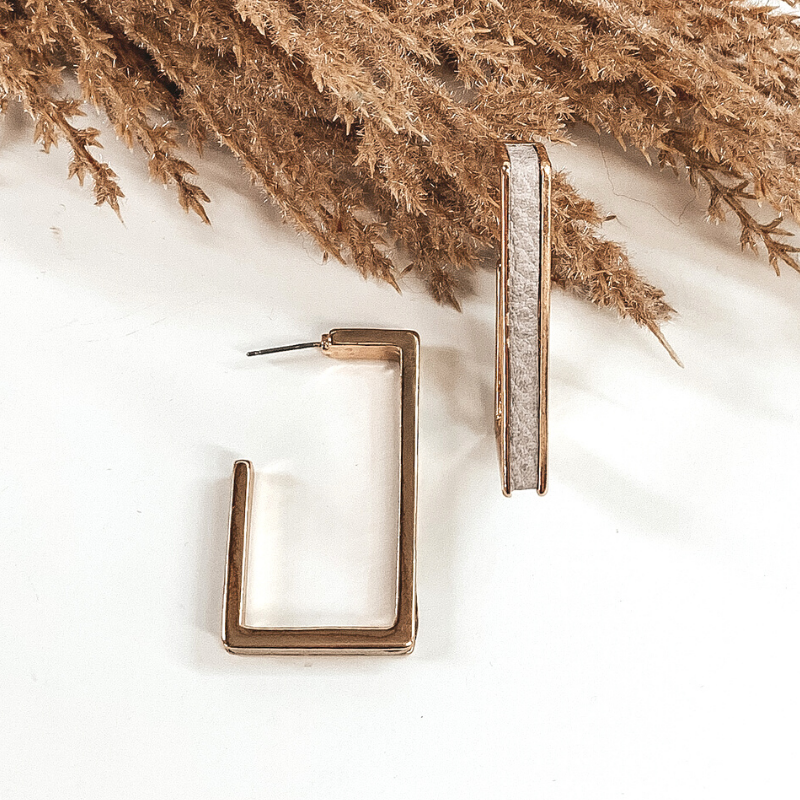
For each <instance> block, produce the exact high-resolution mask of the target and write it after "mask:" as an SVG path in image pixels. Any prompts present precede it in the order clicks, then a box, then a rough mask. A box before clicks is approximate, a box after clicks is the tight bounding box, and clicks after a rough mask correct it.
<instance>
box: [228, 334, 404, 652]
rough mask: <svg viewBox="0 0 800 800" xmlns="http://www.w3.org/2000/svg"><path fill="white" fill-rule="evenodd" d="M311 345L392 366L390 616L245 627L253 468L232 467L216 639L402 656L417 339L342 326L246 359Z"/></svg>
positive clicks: (247, 645)
mask: <svg viewBox="0 0 800 800" xmlns="http://www.w3.org/2000/svg"><path fill="white" fill-rule="evenodd" d="M310 347H319V348H320V349H321V350H322V352H323V353H324V354H325V355H327V356H331V357H332V358H343V359H384V360H390V361H396V362H398V363H399V366H400V504H399V509H400V514H399V522H398V531H399V544H398V549H397V595H396V603H395V618H394V622H393V623H392V625H391V626H390V627H388V628H360V627H359V628H357V627H349V628H337V627H326V628H251V627H248V626H246V625H245V624H244V602H245V575H246V574H247V573H246V559H247V552H248V539H249V531H250V510H251V505H252V497H253V465H252V464H251V463H250V462H249V461H237V462H236V463H235V464H234V466H233V493H232V494H233V496H232V502H231V515H230V533H229V540H228V562H227V568H226V578H225V591H224V598H223V612H222V642H223V644H224V645H225V648H226V649H227V650H228V651H230V652H232V653H241V654H248V653H250V654H264V655H280V654H287V655H292V654H300V655H306V654H367V653H382V654H402V653H410V652H411V651H412V650H413V649H414V642H415V639H416V633H417V599H416V583H415V570H416V563H415V562H416V529H417V428H418V422H417V417H418V403H419V337H418V336H417V334H416V333H415V332H414V331H404V330H378V329H356V328H352V329H345V328H340V329H337V330H333V331H331V332H330V333H328V334H325V335H324V336H323V337H322V339H321V341H319V342H308V343H304V344H297V345H289V346H288V347H275V348H269V349H267V350H257V351H253V352H250V353H248V355H249V356H254V355H264V354H267V353H276V352H281V351H285V350H299V349H303V348H310Z"/></svg>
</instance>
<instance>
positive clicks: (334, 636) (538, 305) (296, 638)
mask: <svg viewBox="0 0 800 800" xmlns="http://www.w3.org/2000/svg"><path fill="white" fill-rule="evenodd" d="M550 181H551V170H550V162H549V160H548V158H547V154H546V153H545V150H544V148H543V147H541V146H540V145H531V144H519V143H507V144H506V146H505V152H504V154H503V159H502V166H501V215H500V227H501V254H500V265H499V267H498V271H497V333H496V347H497V358H496V364H495V372H496V382H495V385H496V406H495V427H496V433H497V444H498V452H499V460H500V472H501V482H502V489H503V493H504V494H505V495H506V496H508V495H510V494H511V492H512V491H514V490H515V489H536V490H537V491H538V493H539V494H544V493H545V491H546V489H547V363H548V319H549V306H550ZM311 347H318V348H319V349H320V350H321V351H322V352H323V353H324V354H325V355H327V356H330V357H332V358H343V359H382V360H390V361H396V362H397V363H398V364H399V367H400V387H401V388H400V505H399V542H398V559H397V594H396V604H395V619H394V622H393V624H392V625H391V626H390V627H388V628H354V627H350V628H335V627H327V628H253V627H249V626H247V625H245V624H244V598H245V575H246V559H247V551H248V538H249V528H250V511H251V504H252V497H253V465H252V464H251V463H250V462H249V461H237V462H236V463H235V464H234V467H233V492H232V502H231V514H230V530H229V539H228V561H227V568H226V578H225V591H224V597H223V622H222V641H223V644H224V645H225V647H226V649H227V650H229V651H230V652H232V653H243V654H248V653H251V654H269V655H279V654H312V653H319V654H325V653H328V654H366V653H382V654H400V653H410V652H411V651H412V650H413V649H414V643H415V640H416V634H417V599H416V583H415V561H416V532H417V438H418V416H419V415H418V409H419V336H418V335H417V334H416V333H415V332H414V331H408V330H379V329H359V328H340V329H337V330H333V331H331V332H330V333H328V334H325V335H324V336H323V337H322V339H321V341H319V342H307V343H303V344H296V345H289V346H288V347H274V348H269V349H266V350H256V351H253V352H250V353H248V355H249V356H255V355H265V354H267V353H276V352H282V351H286V350H299V349H304V348H311Z"/></svg>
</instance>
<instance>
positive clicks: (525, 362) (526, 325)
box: [496, 142, 551, 496]
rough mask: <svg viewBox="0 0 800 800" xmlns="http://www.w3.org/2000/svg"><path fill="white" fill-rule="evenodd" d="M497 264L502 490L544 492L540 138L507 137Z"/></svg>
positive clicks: (545, 265) (544, 222)
mask: <svg viewBox="0 0 800 800" xmlns="http://www.w3.org/2000/svg"><path fill="white" fill-rule="evenodd" d="M504 151H505V152H504V158H503V161H502V166H501V210H500V243H501V244H500V266H499V268H498V271H497V351H496V352H497V358H496V400H497V405H496V430H497V443H498V450H499V455H500V472H501V480H502V486H503V494H505V495H506V496H508V495H510V494H511V492H512V491H514V490H515V489H536V490H537V492H538V493H539V494H544V493H545V492H546V491H547V367H548V342H549V319H550V247H551V241H550V240H551V233H550V194H551V167H550V161H549V159H548V157H547V153H546V151H545V149H544V147H542V146H541V145H539V144H527V143H520V142H506V143H505V145H504Z"/></svg>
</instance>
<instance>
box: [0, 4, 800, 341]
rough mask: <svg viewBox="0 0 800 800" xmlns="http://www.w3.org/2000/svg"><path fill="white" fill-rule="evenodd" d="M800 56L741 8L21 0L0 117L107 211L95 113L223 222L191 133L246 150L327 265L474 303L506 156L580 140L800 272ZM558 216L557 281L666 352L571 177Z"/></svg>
mask: <svg viewBox="0 0 800 800" xmlns="http://www.w3.org/2000/svg"><path fill="white" fill-rule="evenodd" d="M799 58H800V27H799V26H798V22H797V20H796V18H795V17H794V16H792V15H790V14H784V13H779V12H778V11H776V10H775V9H773V8H771V7H756V6H754V5H752V4H751V3H746V2H741V1H740V0H705V1H704V2H697V1H696V0H460V1H459V2H458V3H455V2H449V1H448V0H375V1H374V2H369V0H204V2H199V0H165V2H161V3H153V2H152V0H114V2H111V0H0V109H2V108H4V107H5V106H6V104H7V102H8V100H9V98H20V99H21V100H22V101H23V103H24V104H25V106H26V108H27V110H28V112H29V113H30V115H31V116H32V117H33V119H34V120H35V137H36V139H37V140H39V141H40V142H41V143H42V145H43V146H44V148H45V150H47V149H49V148H50V147H51V146H52V145H54V144H56V143H57V142H59V141H65V142H66V143H67V144H68V146H69V147H70V148H71V150H72V162H71V166H70V175H71V176H73V175H74V176H75V177H77V178H78V180H79V181H81V182H83V181H85V180H87V179H89V180H91V182H92V185H93V188H94V194H95V198H96V201H97V203H98V204H104V203H105V204H108V205H110V206H111V207H112V208H113V209H114V210H115V211H116V212H117V213H119V198H120V197H122V191H121V189H120V187H119V186H118V184H117V180H116V175H115V174H114V172H113V171H112V169H111V168H110V167H109V166H108V165H107V164H105V163H104V162H103V161H102V160H101V159H100V158H99V157H98V155H97V149H96V148H97V146H98V135H99V134H98V131H97V130H95V129H92V128H82V127H80V126H79V125H77V124H76V123H75V118H76V117H79V116H80V114H81V111H80V108H81V104H82V101H90V102H92V103H94V104H95V105H96V106H97V107H98V108H100V109H102V110H103V111H104V112H105V113H106V114H107V115H108V118H109V119H110V121H111V122H112V124H113V125H114V126H115V128H116V130H117V132H118V133H119V135H120V136H122V137H123V138H124V139H125V141H126V142H127V143H128V144H129V146H132V147H133V146H138V147H140V148H141V149H142V150H143V151H144V153H145V154H146V157H147V161H148V164H149V168H150V171H151V173H152V175H153V177H154V178H157V179H158V180H160V181H163V182H164V183H165V184H169V185H173V186H174V187H175V189H176V191H177V195H178V200H179V202H180V204H181V205H182V206H183V207H184V208H185V209H187V210H191V211H193V212H195V213H196V214H198V215H199V216H200V217H201V218H202V219H203V220H205V221H207V217H206V211H205V208H204V204H205V203H206V202H207V201H208V197H207V196H206V194H205V193H204V192H203V190H202V189H201V188H200V187H199V186H198V185H197V184H195V183H194V182H193V179H192V176H193V175H194V174H195V170H194V169H193V167H192V166H191V165H190V164H189V163H188V162H186V161H185V160H184V159H183V158H181V157H180V156H179V155H178V151H179V147H178V142H179V131H181V132H186V134H187V135H188V137H189V138H190V140H191V141H192V142H193V143H194V144H195V145H196V146H197V148H198V150H199V152H200V153H202V144H203V142H204V141H205V140H207V139H209V138H211V139H215V140H217V141H218V142H220V143H221V144H223V145H224V146H225V147H227V148H228V149H230V150H231V152H233V153H234V154H235V156H236V157H237V158H238V159H239V161H240V162H241V164H242V166H243V167H244V169H245V170H247V172H248V173H249V174H250V175H251V177H252V178H253V179H254V180H255V182H256V183H257V184H259V185H260V186H261V187H262V188H263V190H264V192H265V193H266V194H267V195H268V196H269V197H270V198H272V200H273V201H274V202H275V203H277V204H278V206H279V207H280V208H281V209H282V211H283V212H284V214H285V215H286V216H287V217H288V218H289V219H290V220H292V221H293V222H294V223H295V224H296V225H297V227H298V228H300V229H301V230H303V231H305V232H306V233H308V234H310V235H311V236H312V237H313V238H314V239H315V240H316V241H317V243H318V244H319V246H320V248H322V250H323V251H324V252H325V253H330V254H332V255H334V256H336V257H337V258H339V259H341V260H343V261H350V262H352V263H353V264H355V265H356V266H357V267H358V269H359V270H361V272H362V273H363V274H364V275H369V276H375V277H378V278H381V279H383V280H385V281H388V282H389V283H390V284H392V285H394V286H397V276H398V275H399V274H400V273H403V272H405V271H409V270H413V271H415V272H416V273H418V274H419V275H420V276H421V277H422V278H423V279H424V280H425V281H426V283H427V285H428V286H429V288H430V290H431V292H432V294H433V295H434V297H436V298H437V299H438V300H439V301H441V302H446V303H451V304H453V305H456V306H457V305H458V286H459V281H458V274H459V272H460V271H462V270H465V269H469V268H472V267H474V266H475V265H476V264H478V263H480V261H481V260H482V259H483V258H485V256H486V254H487V253H488V252H490V249H491V248H493V247H495V246H496V240H497V235H498V220H497V211H498V196H497V194H498V185H497V184H498V181H497V175H496V164H497V143H498V142H499V141H501V140H503V139H517V140H534V139H536V140H551V141H566V140H568V138H569V129H570V126H571V125H573V124H575V123H585V124H588V125H591V126H592V127H593V128H595V129H596V130H597V131H600V132H604V133H610V134H612V135H613V136H614V137H615V138H616V139H617V141H618V142H619V143H620V145H621V146H622V147H633V148H636V149H638V150H640V151H641V152H642V153H643V154H644V155H645V157H647V158H648V159H649V160H650V159H652V160H653V161H655V162H656V163H657V164H659V165H660V166H662V167H664V166H669V167H671V168H673V169H674V170H676V171H686V172H688V175H689V177H690V179H691V181H692V183H693V184H695V185H704V186H705V187H706V188H707V190H708V192H709V195H710V205H709V210H708V213H709V216H710V218H712V219H721V218H723V217H725V216H726V215H727V214H729V213H731V212H732V213H733V215H734V216H735V218H736V219H737V220H738V222H739V223H740V226H741V245H742V247H748V248H752V249H754V250H755V249H757V248H762V249H763V250H764V252H765V253H766V255H767V257H768V260H769V263H770V264H771V265H772V267H773V268H774V269H775V270H776V272H777V271H779V269H780V266H781V265H782V264H785V265H788V266H791V267H792V268H794V269H797V268H798V265H797V262H796V261H795V257H794V253H796V252H798V250H797V249H796V248H795V247H793V246H791V245H790V244H789V243H788V241H787V236H788V233H787V232H786V231H785V230H784V229H783V228H782V221H783V219H784V217H793V218H794V219H798V218H800V182H799V181H798V178H800V168H799V167H798V159H797V158H796V153H798V152H800V111H798V91H799V89H800V61H798V59H799ZM65 66H67V67H72V68H74V70H75V72H76V75H77V81H78V84H79V86H80V88H81V91H82V93H83V97H82V98H67V99H65V98H64V96H63V87H62V84H61V71H62V68H63V67H65ZM165 120H166V122H165ZM554 201H555V211H554V220H553V227H554V259H553V269H554V274H553V278H554V280H555V282H556V283H557V284H559V285H561V286H562V287H564V288H566V289H567V290H569V291H572V292H575V293H577V294H579V295H580V296H583V297H585V298H587V299H589V300H591V301H592V302H594V303H596V304H598V305H600V306H608V307H612V308H614V309H616V311H617V312H618V313H619V314H621V315H622V316H624V317H629V318H631V319H633V320H634V321H635V322H637V323H638V324H640V325H644V326H647V327H648V328H650V329H651V330H652V331H653V332H654V333H656V335H658V336H659V338H660V339H661V340H662V342H663V337H661V336H660V332H659V328H658V325H659V323H660V322H662V321H664V320H666V319H668V318H669V316H670V314H671V313H672V309H671V308H670V306H669V305H667V303H666V302H665V301H664V296H663V293H662V292H661V291H660V290H658V289H656V288H654V287H653V286H651V285H649V284H648V283H647V282H645V281H644V280H643V279H642V277H641V276H640V275H639V274H638V273H637V272H636V271H635V270H634V269H633V268H632V266H631V264H630V263H629V261H628V257H627V255H626V253H625V251H624V249H623V248H621V247H620V246H619V245H617V244H615V243H613V242H609V241H606V240H604V239H603V237H602V236H601V235H600V233H599V227H600V225H601V223H602V221H603V218H602V216H601V215H600V214H599V212H598V210H597V209H596V208H595V206H594V205H593V204H592V203H591V202H590V201H589V200H587V199H586V198H583V197H581V196H580V195H579V194H578V193H577V192H576V191H575V190H574V189H573V188H572V187H571V186H570V184H569V182H568V181H567V180H566V178H565V177H564V176H563V175H557V176H556V179H555V183H554ZM760 204H766V205H769V206H771V207H772V208H773V209H774V211H775V217H774V218H773V219H770V220H768V221H762V220H761V219H760V217H759V216H758V214H757V207H758V205H760Z"/></svg>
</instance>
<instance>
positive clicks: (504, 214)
mask: <svg viewBox="0 0 800 800" xmlns="http://www.w3.org/2000/svg"><path fill="white" fill-rule="evenodd" d="M507 144H512V142H508V143H507ZM514 144H520V143H519V142H514ZM532 146H533V147H535V148H536V152H537V153H538V155H539V163H540V171H539V174H540V183H539V190H540V192H541V212H542V224H541V240H540V253H541V264H540V272H539V306H538V307H539V315H538V322H539V458H538V466H539V475H538V481H537V487H536V491H537V492H538V493H539V494H540V495H543V494H544V493H545V492H546V491H547V381H548V352H549V340H550V249H551V237H552V234H551V184H552V168H551V166H550V159H549V158H548V156H547V151H546V150H545V149H544V147H543V146H542V145H540V144H532ZM502 154H503V155H502V159H503V160H502V164H501V173H500V174H501V181H500V266H499V268H498V270H497V336H496V342H497V344H496V363H495V377H496V382H495V386H496V392H495V397H496V410H495V429H496V433H497V445H498V450H499V456H500V477H501V481H502V486H503V494H504V495H505V496H506V497H510V495H511V464H510V458H509V452H510V446H509V435H510V425H509V415H510V394H511V390H510V374H509V373H510V370H509V350H508V308H507V307H508V250H509V247H508V229H509V220H508V216H509V208H510V198H509V175H510V171H511V162H510V160H509V155H508V150H507V149H506V146H505V143H504V144H503V145H502Z"/></svg>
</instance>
